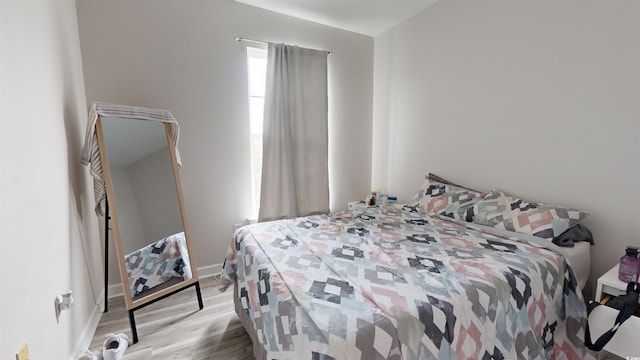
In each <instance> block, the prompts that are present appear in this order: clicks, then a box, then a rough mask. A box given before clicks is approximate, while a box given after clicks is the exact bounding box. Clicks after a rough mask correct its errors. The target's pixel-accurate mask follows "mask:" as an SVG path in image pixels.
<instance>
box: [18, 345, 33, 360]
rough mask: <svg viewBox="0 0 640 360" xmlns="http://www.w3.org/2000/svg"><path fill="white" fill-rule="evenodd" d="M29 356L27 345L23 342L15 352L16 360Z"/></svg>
mask: <svg viewBox="0 0 640 360" xmlns="http://www.w3.org/2000/svg"><path fill="white" fill-rule="evenodd" d="M29 359H31V356H29V345H28V344H27V343H24V345H22V347H21V348H20V351H19V352H18V353H17V354H16V360H29Z"/></svg>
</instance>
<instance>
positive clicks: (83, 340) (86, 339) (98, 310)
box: [69, 290, 104, 360]
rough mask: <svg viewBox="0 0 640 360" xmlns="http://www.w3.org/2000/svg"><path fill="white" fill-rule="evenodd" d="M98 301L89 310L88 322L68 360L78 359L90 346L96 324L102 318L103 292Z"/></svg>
mask: <svg viewBox="0 0 640 360" xmlns="http://www.w3.org/2000/svg"><path fill="white" fill-rule="evenodd" d="M98 299H99V300H98V303H97V304H96V305H95V306H94V307H93V309H92V310H91V315H90V316H89V320H88V321H87V323H86V324H85V326H84V329H82V333H81V334H80V337H79V340H78V342H77V343H76V348H75V349H74V351H73V354H71V358H70V359H69V360H76V359H78V357H80V353H82V352H83V351H84V350H87V349H88V348H89V345H91V341H92V340H93V336H94V334H95V333H96V329H97V328H98V324H99V323H100V319H101V318H102V309H103V308H104V290H103V291H102V292H100V297H99V298H98Z"/></svg>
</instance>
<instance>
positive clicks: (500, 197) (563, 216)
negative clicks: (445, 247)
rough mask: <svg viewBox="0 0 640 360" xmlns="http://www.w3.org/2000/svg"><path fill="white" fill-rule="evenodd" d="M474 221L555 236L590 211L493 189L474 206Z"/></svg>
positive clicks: (517, 230)
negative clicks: (546, 202)
mask: <svg viewBox="0 0 640 360" xmlns="http://www.w3.org/2000/svg"><path fill="white" fill-rule="evenodd" d="M473 209H474V210H473V212H474V216H473V222H474V223H477V224H482V225H488V226H492V227H496V228H501V229H506V230H510V231H515V232H519V233H523V234H532V235H536V236H538V237H542V238H546V239H553V238H554V237H557V236H559V235H561V234H562V233H564V232H565V231H567V229H569V228H571V227H572V226H574V225H576V224H577V223H578V222H579V221H580V220H582V219H584V218H585V217H587V216H588V215H589V213H588V212H586V211H580V210H577V209H571V208H568V207H564V206H557V205H549V204H540V203H535V202H528V201H524V200H522V199H520V198H518V197H515V196H512V195H509V194H506V193H505V192H503V191H500V190H497V189H494V190H492V191H491V192H489V193H488V194H486V195H485V196H484V197H483V198H482V200H480V201H478V202H476V203H475V204H474V206H473Z"/></svg>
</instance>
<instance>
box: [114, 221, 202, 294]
mask: <svg viewBox="0 0 640 360" xmlns="http://www.w3.org/2000/svg"><path fill="white" fill-rule="evenodd" d="M125 264H126V266H127V276H128V278H129V291H130V292H131V297H135V296H136V295H139V294H140V293H141V292H143V291H145V290H149V289H151V288H153V287H155V286H158V285H160V284H164V283H165V282H167V281H169V280H172V279H174V278H176V277H177V278H183V279H185V280H188V279H191V278H192V277H193V276H192V274H191V264H190V261H189V252H188V251H187V241H186V239H185V237H184V232H179V233H176V234H173V235H171V236H167V237H166V238H164V239H162V240H158V241H156V242H154V243H153V244H151V245H147V246H145V247H143V248H142V249H139V250H136V251H134V252H132V253H130V254H129V255H127V256H125Z"/></svg>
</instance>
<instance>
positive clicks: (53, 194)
mask: <svg viewBox="0 0 640 360" xmlns="http://www.w3.org/2000/svg"><path fill="white" fill-rule="evenodd" d="M0 39H1V40H0V53H1V54H2V57H1V65H0V69H1V70H0V78H1V80H0V84H1V85H0V89H1V93H2V94H1V99H2V100H1V103H0V119H1V127H0V139H1V140H0V156H1V158H0V159H1V160H0V161H1V165H0V169H1V177H0V179H1V184H0V190H1V193H0V194H1V195H0V198H1V200H0V229H2V231H1V232H0V237H1V240H0V254H2V261H0V294H1V296H0V358H1V359H14V358H15V354H16V353H17V352H18V350H19V349H20V346H21V345H22V344H23V343H25V342H26V343H28V345H29V349H30V353H31V358H32V359H67V358H77V357H76V354H77V353H78V352H79V350H80V349H79V346H82V344H88V341H90V339H91V337H92V336H93V331H94V330H95V324H96V323H97V320H98V319H99V312H98V307H97V306H96V303H97V302H99V301H100V293H101V286H102V277H101V276H102V271H101V270H100V268H101V256H100V242H99V235H98V224H97V221H96V217H95V214H94V212H93V188H92V184H91V181H90V177H89V174H88V171H87V169H86V168H85V167H84V166H81V165H80V162H79V160H80V150H81V147H82V141H83V136H84V129H85V122H86V99H85V95H84V84H83V76H82V64H81V57H80V41H79V37H78V27H77V15H76V7H75V3H74V2H73V1H71V0H55V1H52V0H30V1H18V0H16V1H14V0H3V1H2V2H0ZM67 290H73V295H74V298H75V305H74V306H73V308H72V309H71V310H69V311H65V312H64V313H62V316H61V318H60V324H57V323H56V317H55V312H54V299H55V297H56V296H57V295H58V294H60V293H62V292H65V291H67ZM85 346H86V345H85Z"/></svg>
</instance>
